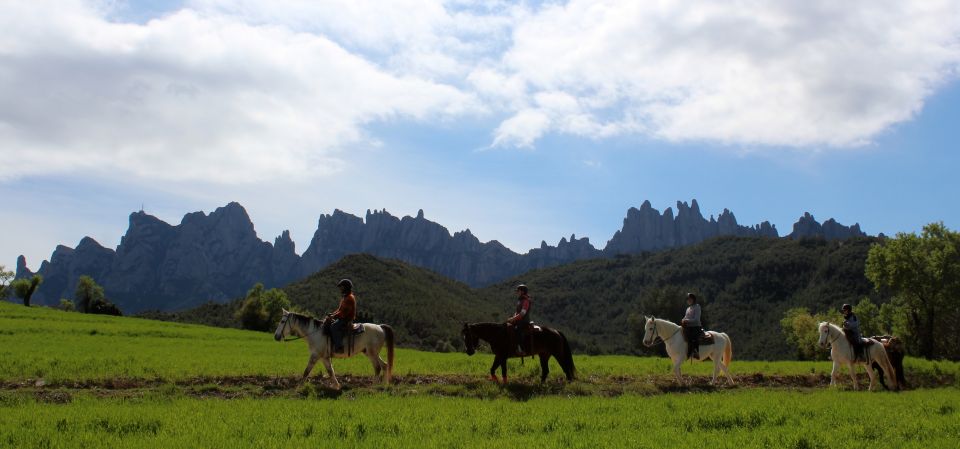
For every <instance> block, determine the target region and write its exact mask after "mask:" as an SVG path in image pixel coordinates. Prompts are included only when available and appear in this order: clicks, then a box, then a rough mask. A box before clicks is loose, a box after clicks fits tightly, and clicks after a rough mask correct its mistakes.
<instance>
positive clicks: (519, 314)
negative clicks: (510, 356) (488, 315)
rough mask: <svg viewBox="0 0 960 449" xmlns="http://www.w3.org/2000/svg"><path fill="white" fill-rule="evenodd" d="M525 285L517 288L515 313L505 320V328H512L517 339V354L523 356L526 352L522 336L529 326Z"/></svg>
mask: <svg viewBox="0 0 960 449" xmlns="http://www.w3.org/2000/svg"><path fill="white" fill-rule="evenodd" d="M528 292H529V290H528V289H527V286H526V285H523V284H520V285H518V286H517V311H516V312H515V313H514V314H513V316H512V317H510V319H508V320H507V326H512V327H513V329H514V332H516V337H517V354H523V353H525V352H526V351H525V350H524V347H525V346H526V344H525V342H524V336H525V334H526V332H527V327H529V325H530V303H531V301H530V295H529V294H528Z"/></svg>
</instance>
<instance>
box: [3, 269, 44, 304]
mask: <svg viewBox="0 0 960 449" xmlns="http://www.w3.org/2000/svg"><path fill="white" fill-rule="evenodd" d="M42 283H43V276H40V275H39V274H35V275H33V277H32V278H30V279H17V280H15V281H13V282H11V283H10V287H12V288H13V294H14V295H15V296H16V297H17V298H20V299H21V300H23V305H25V306H27V307H30V297H32V296H33V294H34V292H36V291H37V287H39V286H40V284H42Z"/></svg>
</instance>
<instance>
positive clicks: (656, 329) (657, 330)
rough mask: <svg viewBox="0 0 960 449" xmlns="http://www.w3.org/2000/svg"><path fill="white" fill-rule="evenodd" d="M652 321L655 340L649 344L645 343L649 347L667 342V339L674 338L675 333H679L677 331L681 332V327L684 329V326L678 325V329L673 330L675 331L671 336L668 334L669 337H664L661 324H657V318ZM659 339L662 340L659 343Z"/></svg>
mask: <svg viewBox="0 0 960 449" xmlns="http://www.w3.org/2000/svg"><path fill="white" fill-rule="evenodd" d="M652 321H653V341H652V342H650V344H649V345H648V344H646V343H644V344H643V345H644V346H646V347H648V348H652V347H653V346H654V345H658V344H660V343H666V342H667V340H669V339H671V338H673V336H674V335H677V332H680V329H683V328H682V327H678V328H677V330H675V331H673V333H672V334H670V336H668V337H667V338H663V337H661V336H660V326H657V319H656V318H653V319H652ZM657 340H660V343H657Z"/></svg>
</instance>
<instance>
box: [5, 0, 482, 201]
mask: <svg viewBox="0 0 960 449" xmlns="http://www.w3.org/2000/svg"><path fill="white" fill-rule="evenodd" d="M0 17H2V18H0V30H3V31H0V55H2V58H0V80H2V82H0V103H2V104H3V105H4V107H3V108H2V110H0V142H3V145H2V146H0V153H2V156H3V159H4V160H5V162H6V165H7V166H6V170H4V172H3V175H0V176H5V177H10V176H12V175H13V174H16V175H19V176H22V175H31V174H44V173H51V172H71V171H77V170H80V169H84V170H86V169H103V170H104V171H106V172H113V171H118V172H120V173H125V174H132V175H135V176H141V177H145V178H148V179H160V180H196V179H204V180H212V181H219V182H225V183H235V182H244V181H257V180H263V179H271V178H276V177H278V176H279V177H291V176H292V177H306V176H310V175H313V174H316V173H321V174H322V173H328V172H331V171H335V170H337V169H338V167H339V166H340V165H341V164H342V159H341V158H342V155H341V154H339V153H340V152H342V151H343V149H344V148H346V147H348V146H349V145H351V144H356V143H357V142H362V141H364V140H365V138H366V136H365V131H364V128H363V127H364V125H365V124H367V123H370V122H374V121H386V120H392V119H395V118H402V119H410V120H428V119H432V118H435V117H439V118H445V117H452V116H459V115H461V114H464V113H468V112H470V111H475V110H478V108H479V107H480V106H479V104H478V103H477V102H476V101H475V100H474V98H473V96H472V94H469V93H466V92H463V91H461V90H460V89H458V88H456V87H452V86H450V85H447V84H443V83H436V82H432V81H430V80H428V79H423V78H417V77H414V76H407V75H403V74H391V73H389V72H386V71H384V70H382V69H381V68H379V67H378V66H377V65H375V64H373V63H371V62H370V61H367V60H366V59H364V58H362V57H359V56H357V55H355V54H352V53H350V52H348V51H346V50H344V48H342V47H341V46H340V45H338V44H337V43H336V42H333V41H331V40H330V39H327V38H326V37H324V36H321V35H315V34H310V33H302V32H295V31H292V30H290V29H289V28H286V27H281V26H272V25H267V24H249V23H247V22H244V21H240V20H237V19H235V18H234V17H230V16H223V15H211V14H205V13H198V12H196V11H193V10H182V11H179V12H176V13H174V14H172V15H168V16H165V17H162V18H159V19H155V20H151V21H149V22H148V23H146V24H144V25H134V24H119V23H112V22H110V21H108V20H106V19H105V18H104V16H103V12H102V11H100V10H98V9H95V8H93V7H89V6H87V5H84V4H82V3H76V2H54V3H50V2H29V3H28V2H23V3H12V4H10V5H8V6H5V7H4V14H3V15H2V16H0Z"/></svg>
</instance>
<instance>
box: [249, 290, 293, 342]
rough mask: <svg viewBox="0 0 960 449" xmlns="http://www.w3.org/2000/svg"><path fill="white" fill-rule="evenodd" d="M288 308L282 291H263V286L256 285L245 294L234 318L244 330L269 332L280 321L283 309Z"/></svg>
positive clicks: (285, 296) (286, 299) (287, 302)
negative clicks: (245, 296)
mask: <svg viewBox="0 0 960 449" xmlns="http://www.w3.org/2000/svg"><path fill="white" fill-rule="evenodd" d="M289 307H290V300H289V299H288V298H287V294H286V293H284V291H283V290H279V289H276V288H271V289H270V290H266V291H264V289H263V284H260V283H257V285H254V286H253V288H252V289H250V291H249V292H247V298H246V299H244V301H243V304H242V305H241V306H240V310H237V313H236V318H237V320H238V321H240V327H242V328H244V329H250V330H258V331H270V330H273V329H272V328H273V326H275V325H276V324H277V322H278V321H280V317H281V316H282V315H283V309H285V308H289Z"/></svg>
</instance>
